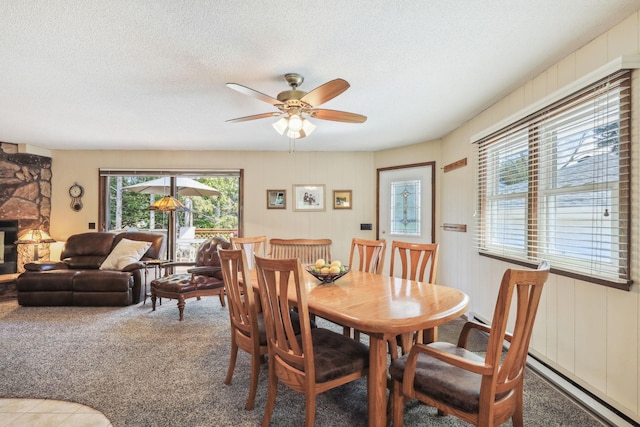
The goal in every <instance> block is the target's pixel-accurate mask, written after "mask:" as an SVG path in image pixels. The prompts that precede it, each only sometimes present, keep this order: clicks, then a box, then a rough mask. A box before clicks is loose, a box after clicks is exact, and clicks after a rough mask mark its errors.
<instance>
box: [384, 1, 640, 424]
mask: <svg viewBox="0 0 640 427" xmlns="http://www.w3.org/2000/svg"><path fill="white" fill-rule="evenodd" d="M639 21H640V17H639V15H638V13H634V14H633V15H631V16H630V17H629V18H628V19H626V20H625V21H624V22H621V23H620V24H619V25H617V26H616V27H614V28H612V29H611V30H610V31H608V32H607V33H605V34H603V35H602V36H601V37H598V38H597V39H595V40H593V41H592V42H591V43H589V44H588V45H586V46H584V47H583V48H582V49H579V50H578V51H576V52H574V53H573V54H572V55H570V56H568V57H566V58H564V59H563V60H561V61H560V62H559V63H557V64H556V65H554V66H552V67H551V68H549V69H548V70H547V71H545V72H544V73H542V74H540V75H538V76H536V77H535V78H534V79H532V80H531V81H529V82H527V83H526V84H525V85H524V86H522V87H520V88H519V89H517V90H515V91H514V92H513V93H511V94H510V95H509V96H507V97H505V98H504V99H502V100H501V101H499V102H498V103H496V104H495V105H493V106H491V107H490V108H488V109H487V110H485V111H484V112H483V113H481V114H479V115H478V116H476V117H474V118H473V119H472V120H470V121H469V122H468V123H466V124H465V125H463V126H461V127H460V128H458V129H457V130H456V131H455V132H452V133H451V134H450V135H448V136H447V137H446V138H444V139H443V140H442V141H441V150H442V151H441V155H440V157H441V162H440V164H439V166H438V172H439V173H438V181H437V183H438V185H437V188H438V192H439V199H438V200H439V203H438V207H439V222H438V225H441V224H442V223H443V222H446V223H463V224H467V225H468V226H469V227H468V230H469V231H468V232H467V233H457V232H451V231H442V230H440V232H439V235H438V239H437V240H438V243H439V244H440V247H441V253H440V258H439V268H438V282H439V283H442V284H446V285H449V286H454V287H456V288H460V289H462V290H464V291H465V292H467V293H468V294H469V295H470V297H471V304H472V305H471V311H472V312H474V313H475V314H477V315H478V316H480V317H482V318H484V319H488V320H490V319H491V316H492V313H493V306H494V304H495V297H496V294H497V288H498V285H499V282H500V278H501V276H502V273H503V272H504V270H505V269H506V268H509V267H515V268H517V266H512V265H509V264H507V263H504V262H499V261H495V260H490V259H487V258H484V257H480V256H478V255H477V251H476V250H475V249H474V239H473V237H474V231H475V227H474V215H473V213H474V200H475V196H476V192H475V188H476V187H475V183H476V181H475V174H476V163H477V162H476V155H477V154H476V146H475V145H472V144H470V139H471V137H472V136H473V135H475V134H477V133H479V132H481V131H483V130H484V129H486V128H488V127H491V126H493V125H495V124H496V123H499V122H501V121H502V120H505V119H506V118H508V117H509V116H511V115H513V114H516V113H517V112H519V111H521V110H523V109H526V108H527V107H529V106H531V105H532V104H534V103H536V102H538V101H540V100H542V99H543V98H545V97H547V96H551V94H553V93H554V92H555V91H557V90H560V89H561V88H563V87H565V86H567V85H570V84H571V83H572V82H574V81H576V80H578V79H580V78H581V77H583V76H585V75H587V74H589V73H590V72H593V71H594V70H596V69H598V68H599V67H601V66H603V65H605V64H607V63H609V62H610V61H612V60H614V59H616V58H618V57H620V56H622V55H638V54H640V48H639V46H640V24H639ZM638 74H640V72H638V71H636V72H635V73H634V80H633V84H634V87H635V89H634V104H633V111H634V114H633V138H632V139H633V144H632V155H633V162H632V164H633V171H632V174H633V178H632V179H633V183H632V188H633V189H634V192H633V201H632V204H633V206H634V208H633V218H632V224H633V233H632V239H631V240H632V243H633V244H634V245H637V244H638V242H640V239H639V237H640V236H639V234H640V232H639V227H638V224H639V223H640V211H639V210H638V209H637V204H638V202H639V201H640V200H639V198H638V194H639V190H638V189H639V188H640V171H639V169H638V167H639V166H638V165H639V163H640V161H639V160H640V157H639V155H638V152H639V151H640V146H639V145H640V144H639V141H638V128H639V123H638V111H640V110H639V108H640V104H639V103H638V99H639V96H638V93H640V79H639V78H638ZM437 143H438V142H433V143H424V144H421V145H417V146H413V147H409V148H402V149H397V150H388V151H385V152H379V153H376V156H375V161H374V162H375V165H376V166H379V165H383V164H384V165H388V164H389V162H388V160H389V159H393V160H392V162H393V163H409V162H413V161H414V160H413V159H415V158H416V157H419V156H422V155H423V153H425V152H433V151H434V149H433V147H432V145H434V144H436V145H437ZM465 157H466V158H468V160H469V165H468V166H467V167H464V168H461V169H457V170H454V171H452V172H448V173H443V172H442V171H441V167H443V166H444V165H446V164H449V163H451V162H454V161H456V160H459V159H462V158H465ZM637 253H638V249H637V248H633V249H632V255H633V261H632V278H634V279H635V280H636V281H638V272H639V270H638V261H637V259H638V256H637ZM639 323H640V298H639V292H638V285H634V286H633V287H632V289H631V291H630V292H625V291H620V290H615V289H611V288H606V287H603V286H599V285H594V284H591V283H586V282H582V281H579V280H573V279H568V278H566V277H559V276H554V275H552V276H551V278H550V280H549V281H548V283H547V285H546V287H545V291H544V294H543V300H542V302H541V306H540V308H539V311H538V318H537V320H536V328H535V331H534V336H533V338H532V343H531V350H532V352H533V353H534V354H536V355H537V356H539V357H541V358H542V359H543V360H544V361H545V362H547V363H548V364H550V365H551V366H553V367H555V368H557V369H559V370H560V371H561V372H563V373H564V374H566V375H567V376H569V377H570V378H571V379H573V380H575V381H576V382H577V383H579V384H581V385H583V386H585V387H586V388H587V389H588V390H590V391H591V392H593V393H594V394H596V395H597V396H599V397H601V398H603V399H604V400H605V401H607V402H609V403H610V404H612V405H613V406H614V407H616V408H617V409H619V410H620V411H622V412H623V413H625V414H626V415H628V416H630V417H631V418H633V419H634V420H636V421H640V411H639V407H640V394H639V388H640V358H639V357H638V345H639V343H640V339H639V335H640V328H639Z"/></svg>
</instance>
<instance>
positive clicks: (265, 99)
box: [227, 83, 282, 105]
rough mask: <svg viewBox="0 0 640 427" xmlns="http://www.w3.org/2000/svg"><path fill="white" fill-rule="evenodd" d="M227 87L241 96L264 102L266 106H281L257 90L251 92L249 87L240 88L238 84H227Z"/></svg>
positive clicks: (275, 100)
mask: <svg viewBox="0 0 640 427" xmlns="http://www.w3.org/2000/svg"><path fill="white" fill-rule="evenodd" d="M227 87H230V88H231V89H233V90H237V91H238V92H240V93H242V94H243V95H247V96H250V97H252V98H256V99H259V100H260V101H262V102H266V103H267V104H271V105H281V104H282V102H280V101H278V100H277V99H275V98H272V97H270V96H269V95H265V94H264V93H262V92H258V91H257V90H253V89H251V88H249V87H246V86H242V85H241V84H238V83H227Z"/></svg>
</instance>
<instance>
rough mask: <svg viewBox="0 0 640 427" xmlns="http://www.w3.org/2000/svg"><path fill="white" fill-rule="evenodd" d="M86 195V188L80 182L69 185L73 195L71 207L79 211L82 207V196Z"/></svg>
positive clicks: (70, 192) (70, 194)
mask: <svg viewBox="0 0 640 427" xmlns="http://www.w3.org/2000/svg"><path fill="white" fill-rule="evenodd" d="M83 195H84V188H83V187H82V185H79V184H78V183H75V184H73V185H72V186H71V187H69V196H71V209H73V210H74V211H76V212H78V211H80V210H81V209H82V196H83Z"/></svg>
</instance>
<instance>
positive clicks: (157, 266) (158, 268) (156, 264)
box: [140, 259, 171, 305]
mask: <svg viewBox="0 0 640 427" xmlns="http://www.w3.org/2000/svg"><path fill="white" fill-rule="evenodd" d="M140 262H141V263H142V264H143V265H144V302H143V305H144V304H146V303H147V296H148V293H147V286H148V285H147V283H148V275H149V267H153V269H154V273H155V278H156V279H157V278H158V277H160V275H159V274H158V273H160V272H162V266H163V265H164V264H166V263H169V262H171V260H168V259H149V260H146V261H140Z"/></svg>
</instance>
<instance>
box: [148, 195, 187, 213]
mask: <svg viewBox="0 0 640 427" xmlns="http://www.w3.org/2000/svg"><path fill="white" fill-rule="evenodd" d="M149 210H150V211H186V210H187V208H186V207H185V206H184V205H183V204H182V203H181V202H180V200H178V199H176V198H175V197H171V196H164V197H162V198H160V199H158V200H156V201H155V202H154V203H153V204H152V205H151V206H149Z"/></svg>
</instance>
